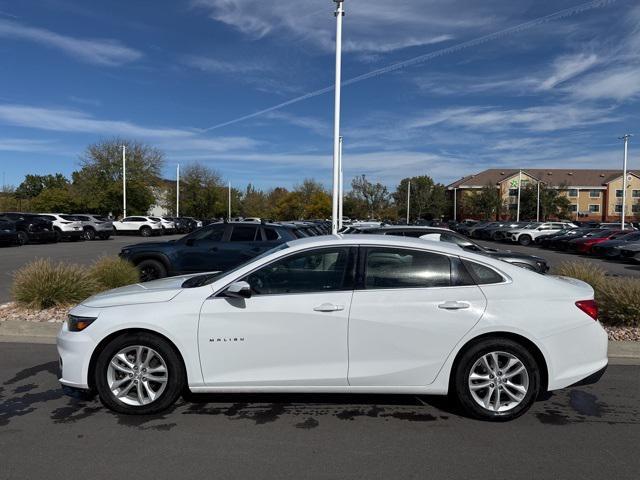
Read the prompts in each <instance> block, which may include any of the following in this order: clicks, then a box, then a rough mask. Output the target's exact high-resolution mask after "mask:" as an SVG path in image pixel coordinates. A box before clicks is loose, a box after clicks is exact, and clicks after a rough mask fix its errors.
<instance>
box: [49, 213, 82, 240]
mask: <svg viewBox="0 0 640 480" xmlns="http://www.w3.org/2000/svg"><path fill="white" fill-rule="evenodd" d="M38 216H40V217H42V218H44V219H46V220H49V221H50V222H52V223H53V230H54V231H55V232H56V236H57V240H58V241H61V240H73V241H76V240H81V239H83V238H84V231H83V229H82V222H81V221H79V220H77V219H76V218H75V217H73V216H71V215H65V214H64V213H38Z"/></svg>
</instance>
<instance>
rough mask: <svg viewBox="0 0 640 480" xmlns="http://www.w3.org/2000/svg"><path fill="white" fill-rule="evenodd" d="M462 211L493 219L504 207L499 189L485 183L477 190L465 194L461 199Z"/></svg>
mask: <svg viewBox="0 0 640 480" xmlns="http://www.w3.org/2000/svg"><path fill="white" fill-rule="evenodd" d="M461 204H462V205H461V207H462V211H463V212H464V213H465V214H466V215H470V216H472V217H479V218H485V219H495V218H498V217H499V216H500V214H501V213H502V211H503V209H504V205H503V202H502V197H501V196H500V190H499V189H498V188H496V187H495V186H493V185H491V184H487V185H485V186H484V187H482V189H481V190H480V191H479V192H473V193H470V194H466V195H464V196H463V197H462V199H461Z"/></svg>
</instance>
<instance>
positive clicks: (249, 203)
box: [240, 184, 269, 218]
mask: <svg viewBox="0 0 640 480" xmlns="http://www.w3.org/2000/svg"><path fill="white" fill-rule="evenodd" d="M240 211H241V212H242V216H244V217H260V218H263V217H264V218H266V217H267V216H268V214H269V205H268V204H267V195H266V194H265V193H264V192H263V191H262V190H257V189H256V188H255V187H254V186H253V185H251V184H249V185H247V189H246V190H245V192H244V195H243V196H242V201H241V206H240Z"/></svg>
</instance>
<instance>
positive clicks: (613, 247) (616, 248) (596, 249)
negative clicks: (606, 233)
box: [591, 231, 640, 258]
mask: <svg viewBox="0 0 640 480" xmlns="http://www.w3.org/2000/svg"><path fill="white" fill-rule="evenodd" d="M636 242H640V232H636V231H633V232H627V233H626V235H622V236H621V237H618V238H616V239H615V240H607V241H606V242H602V243H598V244H596V245H594V246H593V247H592V248H591V250H592V252H593V254H594V255H599V256H601V257H605V258H618V257H620V248H621V247H624V246H625V245H626V244H628V243H636Z"/></svg>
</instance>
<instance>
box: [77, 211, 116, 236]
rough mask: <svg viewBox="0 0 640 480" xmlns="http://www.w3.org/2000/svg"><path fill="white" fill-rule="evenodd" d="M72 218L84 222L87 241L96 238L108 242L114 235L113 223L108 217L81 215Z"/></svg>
mask: <svg viewBox="0 0 640 480" xmlns="http://www.w3.org/2000/svg"><path fill="white" fill-rule="evenodd" d="M72 216H73V217H75V218H77V219H78V220H79V221H81V222H82V231H83V235H84V238H85V240H93V239H95V238H96V237H97V238H99V239H101V240H108V239H109V237H110V236H111V235H113V223H112V222H111V220H109V219H108V218H107V217H103V216H101V215H93V214H90V213H79V214H74V215H72Z"/></svg>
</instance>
